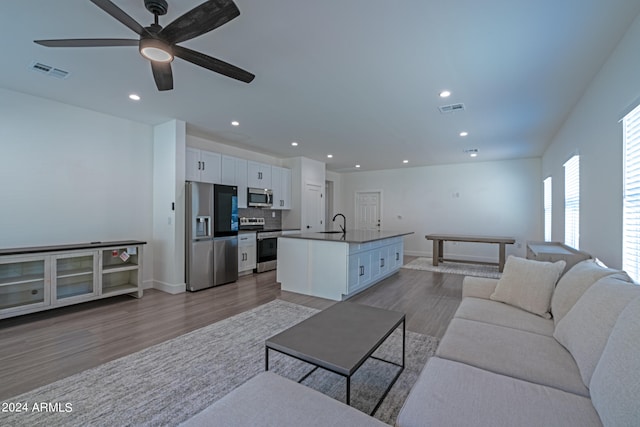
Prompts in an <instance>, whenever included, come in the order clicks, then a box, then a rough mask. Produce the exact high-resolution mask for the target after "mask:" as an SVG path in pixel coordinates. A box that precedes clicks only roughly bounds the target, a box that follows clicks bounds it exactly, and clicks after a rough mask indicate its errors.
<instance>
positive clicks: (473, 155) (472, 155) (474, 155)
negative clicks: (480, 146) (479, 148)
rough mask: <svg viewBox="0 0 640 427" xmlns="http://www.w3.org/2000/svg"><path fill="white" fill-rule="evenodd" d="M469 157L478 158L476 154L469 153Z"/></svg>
mask: <svg viewBox="0 0 640 427" xmlns="http://www.w3.org/2000/svg"><path fill="white" fill-rule="evenodd" d="M469 155H470V156H471V157H478V153H471V154H469Z"/></svg>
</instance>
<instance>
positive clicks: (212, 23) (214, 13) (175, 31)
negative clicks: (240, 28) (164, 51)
mask: <svg viewBox="0 0 640 427" xmlns="http://www.w3.org/2000/svg"><path fill="white" fill-rule="evenodd" d="M238 15H240V11H239V10H238V7H237V6H236V5H235V3H234V2H233V1H232V0H209V1H207V2H204V3H202V4H201V5H200V6H196V7H194V8H193V9H191V10H190V11H189V12H187V13H185V14H184V15H182V16H181V17H179V18H177V19H176V20H174V21H173V22H172V23H170V24H169V25H167V26H166V27H164V28H163V29H162V31H161V32H160V34H161V36H162V37H163V38H164V39H165V40H166V41H168V42H169V43H171V44H173V43H180V42H183V41H185V40H189V39H192V38H194V37H198V36H199V35H201V34H204V33H208V32H209V31H211V30H213V29H216V28H218V27H219V26H221V25H223V24H226V23H227V22H229V21H231V20H232V19H233V18H235V17H237V16H238Z"/></svg>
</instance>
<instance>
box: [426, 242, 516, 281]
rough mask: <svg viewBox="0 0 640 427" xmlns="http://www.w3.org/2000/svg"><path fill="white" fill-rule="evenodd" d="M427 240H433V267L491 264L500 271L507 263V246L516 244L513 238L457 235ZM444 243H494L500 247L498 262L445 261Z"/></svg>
mask: <svg viewBox="0 0 640 427" xmlns="http://www.w3.org/2000/svg"><path fill="white" fill-rule="evenodd" d="M425 238H426V239H427V240H433V265H435V266H437V265H438V263H440V262H443V261H455V262H469V263H475V264H490V265H497V266H498V271H500V272H502V270H504V262H505V246H506V245H512V244H514V243H515V242H516V240H515V239H514V238H513V237H496V236H464V235H457V234H427V235H426V236H425ZM444 242H471V243H494V244H497V245H499V249H498V262H497V263H489V262H480V261H468V260H459V259H445V258H444Z"/></svg>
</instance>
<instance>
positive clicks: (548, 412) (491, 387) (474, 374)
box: [396, 357, 602, 427]
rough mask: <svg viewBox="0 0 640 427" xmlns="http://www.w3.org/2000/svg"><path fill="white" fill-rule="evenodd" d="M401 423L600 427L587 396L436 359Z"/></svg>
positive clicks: (403, 412) (407, 403)
mask: <svg viewBox="0 0 640 427" xmlns="http://www.w3.org/2000/svg"><path fill="white" fill-rule="evenodd" d="M396 425H397V426H399V427H418V426H519V427H526V426H532V427H533V426H535V427H538V426H546V427H550V426H557V427H567V426H576V427H578V426H579V427H588V426H600V425H602V424H601V423H600V419H599V418H598V414H597V413H596V411H595V409H594V408H593V406H592V405H591V402H590V401H589V399H588V398H586V397H583V396H578V395H575V394H571V393H566V392H564V391H561V390H558V389H554V388H550V387H545V386H542V385H539V384H532V383H530V382H527V381H521V380H518V379H515V378H510V377H507V376H504V375H499V374H495V373H492V372H489V371H485V370H482V369H478V368H475V367H473V366H469V365H465V364H462V363H458V362H453V361H450V360H445V359H440V358H438V357H432V358H431V359H429V361H428V362H427V365H426V366H425V368H424V369H423V370H422V373H421V374H420V377H419V378H418V381H417V382H416V384H415V385H414V386H413V389H412V390H411V393H410V394H409V397H408V398H407V400H406V401H405V403H404V406H403V407H402V409H401V410H400V414H399V415H398V419H397V421H396Z"/></svg>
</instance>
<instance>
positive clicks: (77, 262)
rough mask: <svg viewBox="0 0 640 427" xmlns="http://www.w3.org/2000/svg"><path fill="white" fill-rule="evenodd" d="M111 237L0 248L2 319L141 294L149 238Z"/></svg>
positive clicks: (0, 317)
mask: <svg viewBox="0 0 640 427" xmlns="http://www.w3.org/2000/svg"><path fill="white" fill-rule="evenodd" d="M107 243H108V242H107ZM113 243H115V244H116V245H114V246H110V245H109V246H105V244H102V245H101V246H100V247H95V245H91V244H86V245H66V246H64V248H65V250H59V249H56V247H51V246H49V247H43V248H42V252H38V249H39V248H30V250H29V252H28V253H21V254H15V255H14V254H12V251H16V250H11V249H3V250H2V251H0V319H3V318H6V317H12V316H18V315H21V314H27V313H33V312H36V311H41V310H47V309H50V308H55V307H61V306H64V305H70V304H76V303H80V302H84V301H90V300H94V299H99V298H104V297H108V296H114V295H121V294H132V295H133V296H136V297H141V296H142V245H144V244H145V242H138V241H125V242H113ZM117 243H120V245H118V244H117ZM94 247H95V248H94ZM74 248H75V249H74ZM17 251H18V252H20V251H21V249H18V250H17Z"/></svg>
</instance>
